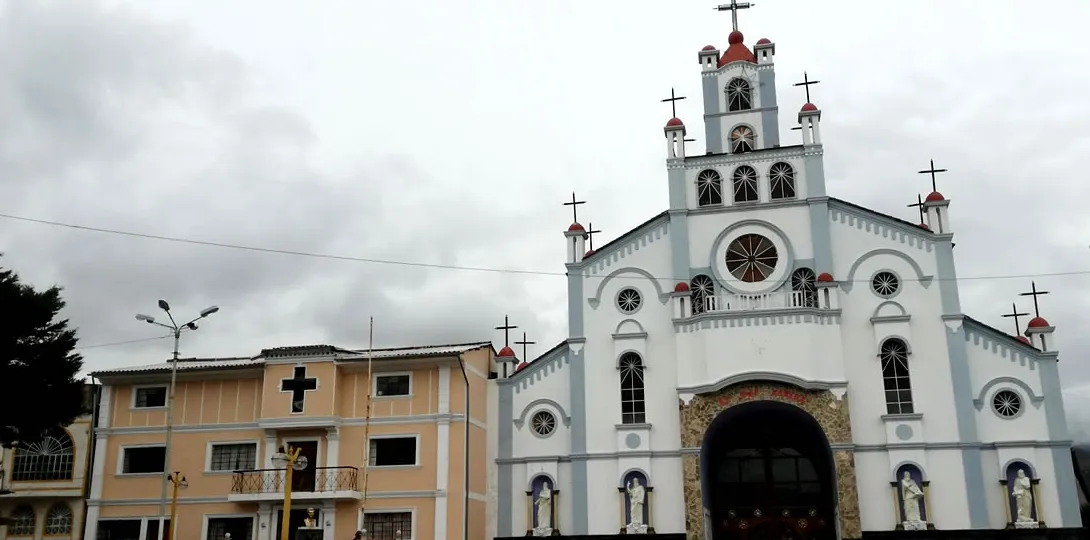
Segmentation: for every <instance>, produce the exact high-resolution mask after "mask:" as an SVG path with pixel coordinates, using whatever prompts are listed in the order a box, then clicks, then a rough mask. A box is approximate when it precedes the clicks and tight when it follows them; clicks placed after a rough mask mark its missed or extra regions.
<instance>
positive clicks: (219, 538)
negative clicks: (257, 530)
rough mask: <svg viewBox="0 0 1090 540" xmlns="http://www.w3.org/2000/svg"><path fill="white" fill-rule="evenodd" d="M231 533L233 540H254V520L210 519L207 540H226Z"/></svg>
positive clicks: (235, 518)
mask: <svg viewBox="0 0 1090 540" xmlns="http://www.w3.org/2000/svg"><path fill="white" fill-rule="evenodd" d="M227 533H231V540H252V539H253V536H254V518H248V517H234V518H208V538H207V540H224V538H226V537H227Z"/></svg>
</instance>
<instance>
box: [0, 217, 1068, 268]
mask: <svg viewBox="0 0 1090 540" xmlns="http://www.w3.org/2000/svg"><path fill="white" fill-rule="evenodd" d="M0 218H5V219H11V220H16V221H24V222H28V223H37V224H40V225H49V226H54V227H63V228H68V229H76V230H81V231H88V232H97V233H104V234H114V235H120V236H129V237H134V238H145V239H150V240H161V241H165V242H176V243H182V244H191V245H199V246H208V247H218V248H223V249H238V250H244V251H254V252H259V253H275V254H278V255H290V256H295V257H309V258H314V259H329V260H337V261H350V262H361V263H369V264H386V265H394V266H409V267H417V268H430V269H439V270H460V271H467V272H489V273H496V274H516V275H532V276H565V275H567V274H566V273H565V272H547V271H541V270H519V269H513V268H489V267H482V266H460V265H453V264H437V263H423V262H412V261H401V260H394V259H376V258H367V257H353V256H348V255H332V254H326V253H314V252H308V251H295V250H287V249H277V248H266V247H258V246H247V245H242V244H231V243H227V242H211V241H207V240H196V239H192V238H182V237H178V236H165V235H158V234H150V233H141V232H133V231H122V230H118V229H108V228H104V227H91V226H86V225H76V224H73V223H64V222H60V221H51V220H46V219H37V218H29V217H24V216H16V215H12V214H2V213H0ZM1080 275H1090V270H1071V271H1064V272H1040V273H1027V274H995V275H985V276H965V277H956V278H940V277H934V276H933V277H925V278H923V279H920V278H907V279H902V280H901V281H905V282H911V281H928V282H933V281H944V280H948V281H992V280H1001V279H1031V278H1042V277H1061V276H1080ZM593 277H605V276H593ZM617 277H619V278H631V279H647V278H648V276H644V275H640V276H617ZM650 278H651V279H654V280H657V281H667V282H673V281H686V282H687V281H689V277H688V276H686V277H682V278H669V277H659V276H650ZM720 281H726V282H729V283H744V282H743V281H742V280H739V279H723V280H720ZM850 281H851V282H855V283H869V282H870V279H853V280H850ZM837 282H838V283H847V282H848V280H841V279H838V280H837Z"/></svg>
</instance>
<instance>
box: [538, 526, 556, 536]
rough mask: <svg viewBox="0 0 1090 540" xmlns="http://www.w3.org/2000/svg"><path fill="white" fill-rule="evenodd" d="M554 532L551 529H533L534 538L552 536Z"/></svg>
mask: <svg viewBox="0 0 1090 540" xmlns="http://www.w3.org/2000/svg"><path fill="white" fill-rule="evenodd" d="M554 532H556V531H554V530H553V528H552V527H537V528H535V529H534V536H553V533H554Z"/></svg>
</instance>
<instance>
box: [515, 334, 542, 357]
mask: <svg viewBox="0 0 1090 540" xmlns="http://www.w3.org/2000/svg"><path fill="white" fill-rule="evenodd" d="M536 344H537V342H536V341H526V332H523V333H522V341H516V342H515V345H522V361H523V362H529V361H530V360H529V358H530V357H529V356H526V346H527V345H536Z"/></svg>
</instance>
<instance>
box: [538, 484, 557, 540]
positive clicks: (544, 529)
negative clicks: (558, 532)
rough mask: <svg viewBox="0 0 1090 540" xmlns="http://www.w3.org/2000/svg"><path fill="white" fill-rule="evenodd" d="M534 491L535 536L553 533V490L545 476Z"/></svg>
mask: <svg viewBox="0 0 1090 540" xmlns="http://www.w3.org/2000/svg"><path fill="white" fill-rule="evenodd" d="M540 478H541V484H540V485H539V486H538V488H537V489H536V490H535V492H534V536H552V534H553V529H554V527H553V490H552V488H551V487H550V486H549V481H548V479H546V478H545V477H540Z"/></svg>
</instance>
